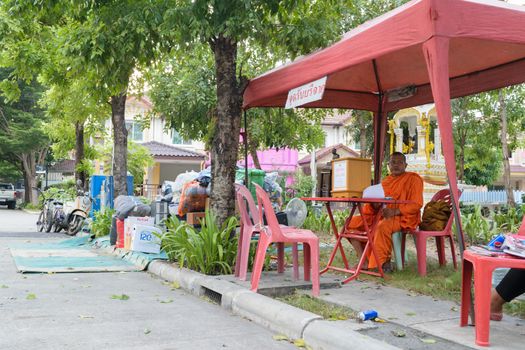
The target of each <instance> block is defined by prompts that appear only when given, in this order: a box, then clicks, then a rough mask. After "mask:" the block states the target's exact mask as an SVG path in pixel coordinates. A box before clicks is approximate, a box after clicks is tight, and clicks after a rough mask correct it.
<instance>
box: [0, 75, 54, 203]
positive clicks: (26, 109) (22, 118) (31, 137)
mask: <svg viewBox="0 0 525 350" xmlns="http://www.w3.org/2000/svg"><path fill="white" fill-rule="evenodd" d="M8 74H9V71H7V70H5V69H2V70H0V79H3V78H5V77H6V76H7V75H8ZM17 90H18V91H19V92H20V95H19V98H18V99H17V100H16V101H10V100H8V99H6V98H5V97H0V160H2V161H3V162H7V163H10V164H11V165H12V166H13V167H14V168H16V169H18V170H19V171H20V172H21V173H22V174H23V176H24V185H25V189H26V191H25V200H26V202H29V203H33V204H36V203H37V198H36V195H35V192H34V191H33V190H32V189H33V188H34V187H36V185H37V184H36V166H37V165H42V164H43V162H44V158H45V157H46V154H47V150H48V147H49V139H48V138H47V136H46V134H45V133H44V131H43V126H42V125H43V122H44V120H45V115H44V112H43V111H42V110H41V109H40V108H39V107H38V104H37V101H38V100H39V98H40V95H41V93H42V87H41V86H40V85H39V84H38V83H37V82H35V81H33V82H32V83H31V84H26V83H24V82H22V81H19V82H18V87H17Z"/></svg>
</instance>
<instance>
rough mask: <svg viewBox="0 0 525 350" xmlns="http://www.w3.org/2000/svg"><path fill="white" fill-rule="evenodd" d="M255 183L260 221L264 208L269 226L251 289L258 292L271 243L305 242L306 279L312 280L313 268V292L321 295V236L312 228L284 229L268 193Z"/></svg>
mask: <svg viewBox="0 0 525 350" xmlns="http://www.w3.org/2000/svg"><path fill="white" fill-rule="evenodd" d="M254 185H255V192H256V195H257V202H258V203H259V222H262V221H263V219H262V218H263V208H264V213H265V215H266V220H267V221H268V226H265V227H263V228H262V229H261V234H260V237H259V244H258V245H257V253H256V255H255V263H254V265H253V272H252V286H251V290H252V291H254V292H257V289H258V287H259V280H260V278H261V272H262V268H263V264H264V258H265V256H266V250H267V249H268V246H269V245H270V244H271V243H303V252H304V280H305V281H309V280H310V270H311V279H312V294H313V295H314V296H319V238H318V237H317V236H316V235H315V234H314V233H313V232H312V231H310V230H302V229H289V230H282V228H281V227H280V226H279V223H278V221H277V217H276V216H275V212H274V211H273V208H272V204H271V202H270V198H269V197H268V194H267V193H266V192H265V191H264V190H263V188H262V187H261V186H259V185H257V184H254Z"/></svg>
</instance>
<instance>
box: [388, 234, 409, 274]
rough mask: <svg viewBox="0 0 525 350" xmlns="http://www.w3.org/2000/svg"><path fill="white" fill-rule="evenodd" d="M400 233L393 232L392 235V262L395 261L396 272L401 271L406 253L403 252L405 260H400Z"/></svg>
mask: <svg viewBox="0 0 525 350" xmlns="http://www.w3.org/2000/svg"><path fill="white" fill-rule="evenodd" d="M402 234H403V233H402V232H401V231H398V232H394V233H392V247H393V248H394V260H395V261H396V269H397V270H398V271H401V270H403V260H406V259H407V252H406V251H405V259H402V256H401V239H402V237H403V236H402Z"/></svg>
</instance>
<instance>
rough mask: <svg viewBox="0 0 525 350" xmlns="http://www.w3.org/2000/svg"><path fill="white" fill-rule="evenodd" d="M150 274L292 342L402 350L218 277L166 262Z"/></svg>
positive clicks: (335, 348)
mask: <svg viewBox="0 0 525 350" xmlns="http://www.w3.org/2000/svg"><path fill="white" fill-rule="evenodd" d="M147 271H148V272H150V273H152V274H155V275H157V276H159V277H161V278H163V279H165V280H167V281H170V282H177V283H179V285H180V286H181V287H182V288H183V289H184V290H186V291H188V292H189V293H191V294H194V295H196V296H203V295H208V296H210V297H211V298H212V299H215V300H216V301H218V302H219V303H220V305H221V307H223V308H225V309H227V310H231V312H232V313H234V314H236V315H239V316H242V317H246V318H247V319H249V320H251V321H253V322H255V323H257V324H259V325H261V326H263V327H265V328H267V329H270V330H272V331H274V332H277V333H281V334H284V335H286V336H287V337H288V338H290V339H299V338H304V340H305V342H306V343H307V344H308V345H310V346H312V347H313V348H314V349H319V350H321V349H322V350H328V349H333V350H344V349H349V348H352V349H367V350H376V349H377V350H380V349H386V350H395V349H398V350H400V349H399V348H397V347H395V346H392V345H390V344H387V343H385V342H382V341H380V340H377V339H374V338H371V337H369V336H366V335H364V334H361V333H358V332H356V331H355V329H356V327H355V325H354V327H352V326H351V325H350V324H346V325H345V324H344V323H340V322H333V321H325V320H323V319H322V317H321V316H319V315H316V314H314V313H311V312H308V311H305V310H302V309H299V308H296V307H294V306H291V305H288V304H286V303H283V302H280V301H278V300H275V299H272V298H270V297H266V296H264V295H261V294H257V293H254V292H252V291H250V290H247V289H246V288H243V287H241V286H238V285H236V284H234V283H231V282H229V281H225V280H221V279H220V278H217V277H210V276H205V275H202V274H200V273H198V272H195V271H192V270H187V269H184V268H182V269H180V268H177V267H175V266H173V265H171V264H169V263H167V262H165V261H161V260H154V261H152V262H151V263H150V264H149V265H148V269H147Z"/></svg>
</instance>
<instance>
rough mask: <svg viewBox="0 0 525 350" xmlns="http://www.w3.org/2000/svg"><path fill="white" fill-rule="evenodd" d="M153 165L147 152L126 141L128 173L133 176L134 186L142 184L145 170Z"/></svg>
mask: <svg viewBox="0 0 525 350" xmlns="http://www.w3.org/2000/svg"><path fill="white" fill-rule="evenodd" d="M152 165H153V157H152V156H151V154H150V153H149V150H148V149H147V148H146V147H144V146H142V145H140V144H138V143H135V142H133V141H128V171H129V172H130V173H131V175H133V183H134V184H135V185H139V184H142V183H143V182H144V175H145V169H146V168H147V167H150V166H152Z"/></svg>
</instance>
